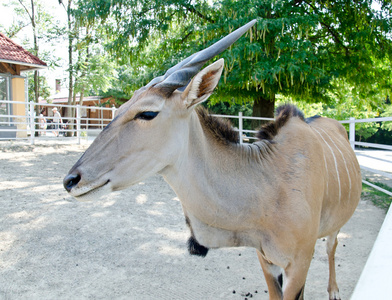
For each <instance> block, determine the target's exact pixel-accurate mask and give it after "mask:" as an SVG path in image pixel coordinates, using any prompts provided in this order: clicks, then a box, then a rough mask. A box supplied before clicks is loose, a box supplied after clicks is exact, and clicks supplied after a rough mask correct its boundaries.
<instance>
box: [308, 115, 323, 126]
mask: <svg viewBox="0 0 392 300" xmlns="http://www.w3.org/2000/svg"><path fill="white" fill-rule="evenodd" d="M318 118H321V116H319V115H315V116H313V117H310V118H306V119H305V122H306V123H307V124H310V123H312V122H313V121H314V120H317V119H318Z"/></svg>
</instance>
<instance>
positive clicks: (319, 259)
mask: <svg viewBox="0 0 392 300" xmlns="http://www.w3.org/2000/svg"><path fill="white" fill-rule="evenodd" d="M85 148H86V146H74V145H57V146H56V145H55V146H48V145H41V146H39V145H38V146H28V145H25V146H20V145H14V146H10V145H9V144H5V143H4V142H3V143H0V182H1V186H0V207H1V210H0V211H1V213H0V299H30V300H31V299H245V298H248V299H250V298H252V299H268V293H267V291H266V290H267V287H266V284H265V281H264V278H263V274H262V271H261V268H260V266H259V264H258V260H257V256H256V253H255V251H254V250H253V249H247V248H231V249H219V250H211V251H210V253H209V254H208V255H207V257H206V258H199V257H193V256H190V255H189V254H188V253H187V250H186V240H187V238H188V236H189V232H188V229H187V228H186V225H185V222H184V217H183V214H182V211H181V205H180V202H179V200H178V198H176V195H175V194H174V192H173V191H172V190H171V189H170V188H169V186H168V185H167V184H166V183H165V182H164V181H163V179H162V178H161V177H159V176H154V177H152V178H150V179H148V180H146V181H144V182H141V183H139V184H138V185H136V186H134V187H132V188H130V189H128V190H126V191H123V192H117V193H113V194H112V195H109V196H107V197H106V198H104V199H101V200H97V201H95V202H86V203H81V202H77V201H76V200H74V199H72V198H71V197H70V196H69V195H68V194H67V193H66V192H65V190H64V189H63V187H62V179H63V177H64V175H65V174H66V173H67V171H68V170H69V168H70V167H71V166H72V165H73V164H74V163H75V162H76V160H77V159H78V158H79V157H80V155H81V153H82V152H83V150H84V149H85ZM384 216H385V212H384V211H382V210H381V209H378V208H376V207H374V206H373V205H372V204H371V203H370V202H369V201H366V200H362V201H361V202H360V204H359V206H358V209H357V210H356V212H355V214H354V216H353V218H352V219H351V220H350V221H349V222H348V223H347V224H346V226H345V227H343V229H342V230H341V233H340V235H339V241H340V243H339V246H338V248H337V254H336V265H337V279H338V284H339V287H340V292H341V296H342V298H343V299H349V298H350V295H351V293H352V291H353V289H354V287H355V284H356V282H357V280H358V278H359V276H360V274H361V271H362V269H363V266H364V264H365V262H366V259H367V256H368V254H369V252H370V250H371V248H372V245H373V242H374V240H375V238H376V236H377V233H378V231H379V228H380V226H381V224H382V221H383V218H384ZM327 281H328V264H327V257H326V255H325V241H323V240H319V242H318V243H317V246H316V251H315V255H314V259H313V262H312V265H311V268H310V271H309V274H308V280H307V285H306V288H305V291H306V292H305V298H307V299H328V294H327V291H326V290H327Z"/></svg>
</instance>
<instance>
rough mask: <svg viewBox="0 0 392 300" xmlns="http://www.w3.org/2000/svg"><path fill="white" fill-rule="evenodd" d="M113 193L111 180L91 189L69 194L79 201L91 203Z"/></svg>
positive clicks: (78, 190)
mask: <svg viewBox="0 0 392 300" xmlns="http://www.w3.org/2000/svg"><path fill="white" fill-rule="evenodd" d="M109 192H111V187H110V179H108V180H107V181H106V182H105V183H104V184H101V185H99V186H96V187H93V188H91V187H90V186H86V187H80V188H77V189H72V190H71V191H70V192H69V193H70V194H71V195H72V196H73V197H75V198H76V199H77V200H79V201H90V200H94V199H97V198H99V197H101V196H103V195H105V194H107V193H109Z"/></svg>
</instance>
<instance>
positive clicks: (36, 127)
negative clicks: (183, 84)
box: [0, 100, 392, 195]
mask: <svg viewBox="0 0 392 300" xmlns="http://www.w3.org/2000/svg"><path fill="white" fill-rule="evenodd" d="M7 105H8V108H9V109H8V110H4V108H6V107H7ZM14 105H19V106H21V105H22V106H24V108H25V109H24V112H23V113H20V109H19V114H15V113H12V111H13V110H12V109H10V108H11V107H12V106H14ZM37 106H38V110H39V111H42V110H43V109H46V110H47V112H48V113H49V108H52V107H60V108H70V109H75V110H76V117H69V118H64V116H63V118H64V119H66V122H67V123H63V128H59V129H58V131H59V132H61V133H63V134H66V133H67V132H72V133H73V135H76V137H77V139H76V140H77V143H78V144H80V140H81V137H82V135H84V136H86V137H88V134H89V133H92V132H93V131H100V130H102V129H103V128H104V127H105V126H106V125H107V124H108V123H109V122H111V121H112V120H113V118H114V116H115V113H116V108H115V107H112V108H107V107H96V106H93V107H92V106H79V105H76V106H73V105H62V104H61V105H60V104H46V103H45V104H43V103H38V104H37V103H34V102H17V101H10V100H0V140H2V139H30V143H31V144H32V145H33V144H34V143H35V135H36V133H38V134H40V135H45V134H47V133H50V132H51V131H56V129H50V128H48V127H47V126H46V127H44V126H42V122H43V123H44V124H45V123H46V125H48V124H53V123H49V121H50V120H52V119H53V117H52V116H48V115H46V116H42V117H40V116H39V115H38V116H37V115H36V113H35V111H36V108H37ZM91 111H95V112H98V116H99V117H91V114H90V113H89V112H91ZM214 116H216V117H219V118H228V119H237V120H238V128H237V129H236V130H238V131H239V137H240V141H239V142H240V144H243V143H246V142H249V141H250V140H252V139H257V138H256V137H254V135H255V134H256V133H257V131H256V130H248V129H244V121H245V120H261V121H271V120H273V118H258V117H248V116H244V115H243V114H242V112H240V113H239V114H238V115H214ZM391 121H392V117H386V118H369V119H360V120H356V119H355V118H350V119H349V120H344V121H340V123H342V124H349V140H350V144H351V147H352V148H353V149H355V146H361V147H368V148H376V149H383V150H392V146H390V145H381V144H374V143H364V142H359V141H356V140H355V124H356V123H365V122H391ZM64 124H67V125H68V127H66V126H64ZM56 125H58V124H55V126H56ZM18 132H20V133H24V134H20V135H19V137H18V134H15V135H14V137H12V135H11V133H18ZM7 133H8V134H7ZM2 135H3V137H2ZM365 169H366V168H365ZM372 172H376V170H373V171H372ZM381 173H383V172H378V174H380V175H382V174H381ZM363 183H365V184H367V185H370V186H373V184H371V183H370V182H368V181H365V180H364V181H363ZM378 189H379V190H380V189H381V188H378ZM381 190H382V191H383V192H384V193H386V194H388V195H390V192H388V191H386V190H384V189H381Z"/></svg>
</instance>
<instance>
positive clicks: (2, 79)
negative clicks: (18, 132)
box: [0, 74, 11, 126]
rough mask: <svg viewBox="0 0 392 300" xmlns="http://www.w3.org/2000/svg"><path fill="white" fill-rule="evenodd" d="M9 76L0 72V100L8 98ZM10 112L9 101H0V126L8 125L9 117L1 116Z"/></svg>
mask: <svg viewBox="0 0 392 300" xmlns="http://www.w3.org/2000/svg"><path fill="white" fill-rule="evenodd" d="M10 98H11V97H10V77H9V76H7V75H4V74H0V101H1V100H11V99H10ZM10 114H11V103H3V102H0V126H1V125H9V122H10V121H11V120H10V118H9V117H3V116H7V115H10Z"/></svg>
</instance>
